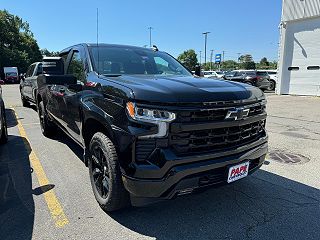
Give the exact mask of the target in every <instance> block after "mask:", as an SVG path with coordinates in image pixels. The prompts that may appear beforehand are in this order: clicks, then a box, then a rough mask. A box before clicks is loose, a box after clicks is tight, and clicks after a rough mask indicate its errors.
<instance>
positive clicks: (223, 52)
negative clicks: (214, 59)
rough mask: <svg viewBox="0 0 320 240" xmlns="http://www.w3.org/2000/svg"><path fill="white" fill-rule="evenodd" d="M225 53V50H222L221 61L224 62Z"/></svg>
mask: <svg viewBox="0 0 320 240" xmlns="http://www.w3.org/2000/svg"><path fill="white" fill-rule="evenodd" d="M225 53H226V51H222V62H224V54H225Z"/></svg>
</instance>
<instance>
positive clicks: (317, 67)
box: [307, 66, 320, 70]
mask: <svg viewBox="0 0 320 240" xmlns="http://www.w3.org/2000/svg"><path fill="white" fill-rule="evenodd" d="M307 69H308V70H319V69H320V67H319V66H308V67H307Z"/></svg>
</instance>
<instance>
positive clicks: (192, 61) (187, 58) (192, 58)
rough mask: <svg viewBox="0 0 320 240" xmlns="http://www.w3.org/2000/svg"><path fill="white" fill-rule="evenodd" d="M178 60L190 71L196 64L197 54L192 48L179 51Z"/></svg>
mask: <svg viewBox="0 0 320 240" xmlns="http://www.w3.org/2000/svg"><path fill="white" fill-rule="evenodd" d="M178 60H179V61H180V62H181V63H182V64H183V65H184V66H185V67H187V68H188V69H189V70H190V71H193V70H195V66H196V65H197V64H198V58H197V54H196V52H195V51H194V50H193V49H189V50H187V51H184V52H183V53H181V54H180V55H179V56H178Z"/></svg>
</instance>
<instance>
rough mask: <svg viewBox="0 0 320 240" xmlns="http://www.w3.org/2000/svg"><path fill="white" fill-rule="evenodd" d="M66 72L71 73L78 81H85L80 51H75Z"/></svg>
mask: <svg viewBox="0 0 320 240" xmlns="http://www.w3.org/2000/svg"><path fill="white" fill-rule="evenodd" d="M67 74H73V75H74V76H75V77H76V78H77V80H78V81H81V82H83V83H84V82H85V79H86V77H85V70H84V65H83V61H82V59H81V56H80V53H79V52H78V51H75V52H74V53H73V55H72V58H71V61H70V64H69V66H68V71H67Z"/></svg>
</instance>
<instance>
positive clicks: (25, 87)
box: [20, 57, 63, 107]
mask: <svg viewBox="0 0 320 240" xmlns="http://www.w3.org/2000/svg"><path fill="white" fill-rule="evenodd" d="M43 64H46V65H48V64H49V65H50V67H51V68H53V69H54V71H53V72H50V73H55V71H57V69H56V68H58V71H61V70H59V68H61V66H59V64H63V62H62V61H61V59H60V58H59V57H45V58H44V59H43V60H42V62H35V63H33V64H31V65H30V66H29V68H28V70H27V73H26V76H25V77H21V80H20V95H21V101H22V105H23V106H24V107H28V106H29V104H30V103H34V104H37V99H36V97H37V92H38V85H37V79H38V76H39V75H40V74H43V73H46V72H43ZM47 72H48V70H47Z"/></svg>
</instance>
